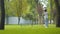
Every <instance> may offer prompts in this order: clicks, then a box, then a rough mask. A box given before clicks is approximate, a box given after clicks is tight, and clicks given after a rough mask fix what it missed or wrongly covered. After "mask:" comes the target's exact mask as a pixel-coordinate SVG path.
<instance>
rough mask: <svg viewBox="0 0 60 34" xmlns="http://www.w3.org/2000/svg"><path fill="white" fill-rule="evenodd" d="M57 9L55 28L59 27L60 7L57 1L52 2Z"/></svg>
mask: <svg viewBox="0 0 60 34" xmlns="http://www.w3.org/2000/svg"><path fill="white" fill-rule="evenodd" d="M54 1H55V4H56V8H57V23H56V26H57V27H60V5H59V0H54Z"/></svg>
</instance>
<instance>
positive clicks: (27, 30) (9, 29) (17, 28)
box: [0, 25, 60, 34]
mask: <svg viewBox="0 0 60 34" xmlns="http://www.w3.org/2000/svg"><path fill="white" fill-rule="evenodd" d="M0 34H60V28H56V27H55V25H49V27H48V28H45V27H44V26H43V25H5V30H0Z"/></svg>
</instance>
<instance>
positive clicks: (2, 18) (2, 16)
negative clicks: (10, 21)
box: [0, 0, 5, 30]
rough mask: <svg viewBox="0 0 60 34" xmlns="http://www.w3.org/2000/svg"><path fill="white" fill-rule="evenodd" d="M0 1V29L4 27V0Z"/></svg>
mask: <svg viewBox="0 0 60 34" xmlns="http://www.w3.org/2000/svg"><path fill="white" fill-rule="evenodd" d="M0 2H1V23H0V29H2V30H3V29H4V24H5V8H4V0H0Z"/></svg>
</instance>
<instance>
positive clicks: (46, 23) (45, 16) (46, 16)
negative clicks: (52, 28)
mask: <svg viewBox="0 0 60 34" xmlns="http://www.w3.org/2000/svg"><path fill="white" fill-rule="evenodd" d="M44 23H45V25H44V26H45V28H47V27H48V12H47V10H46V9H45V10H44Z"/></svg>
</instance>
